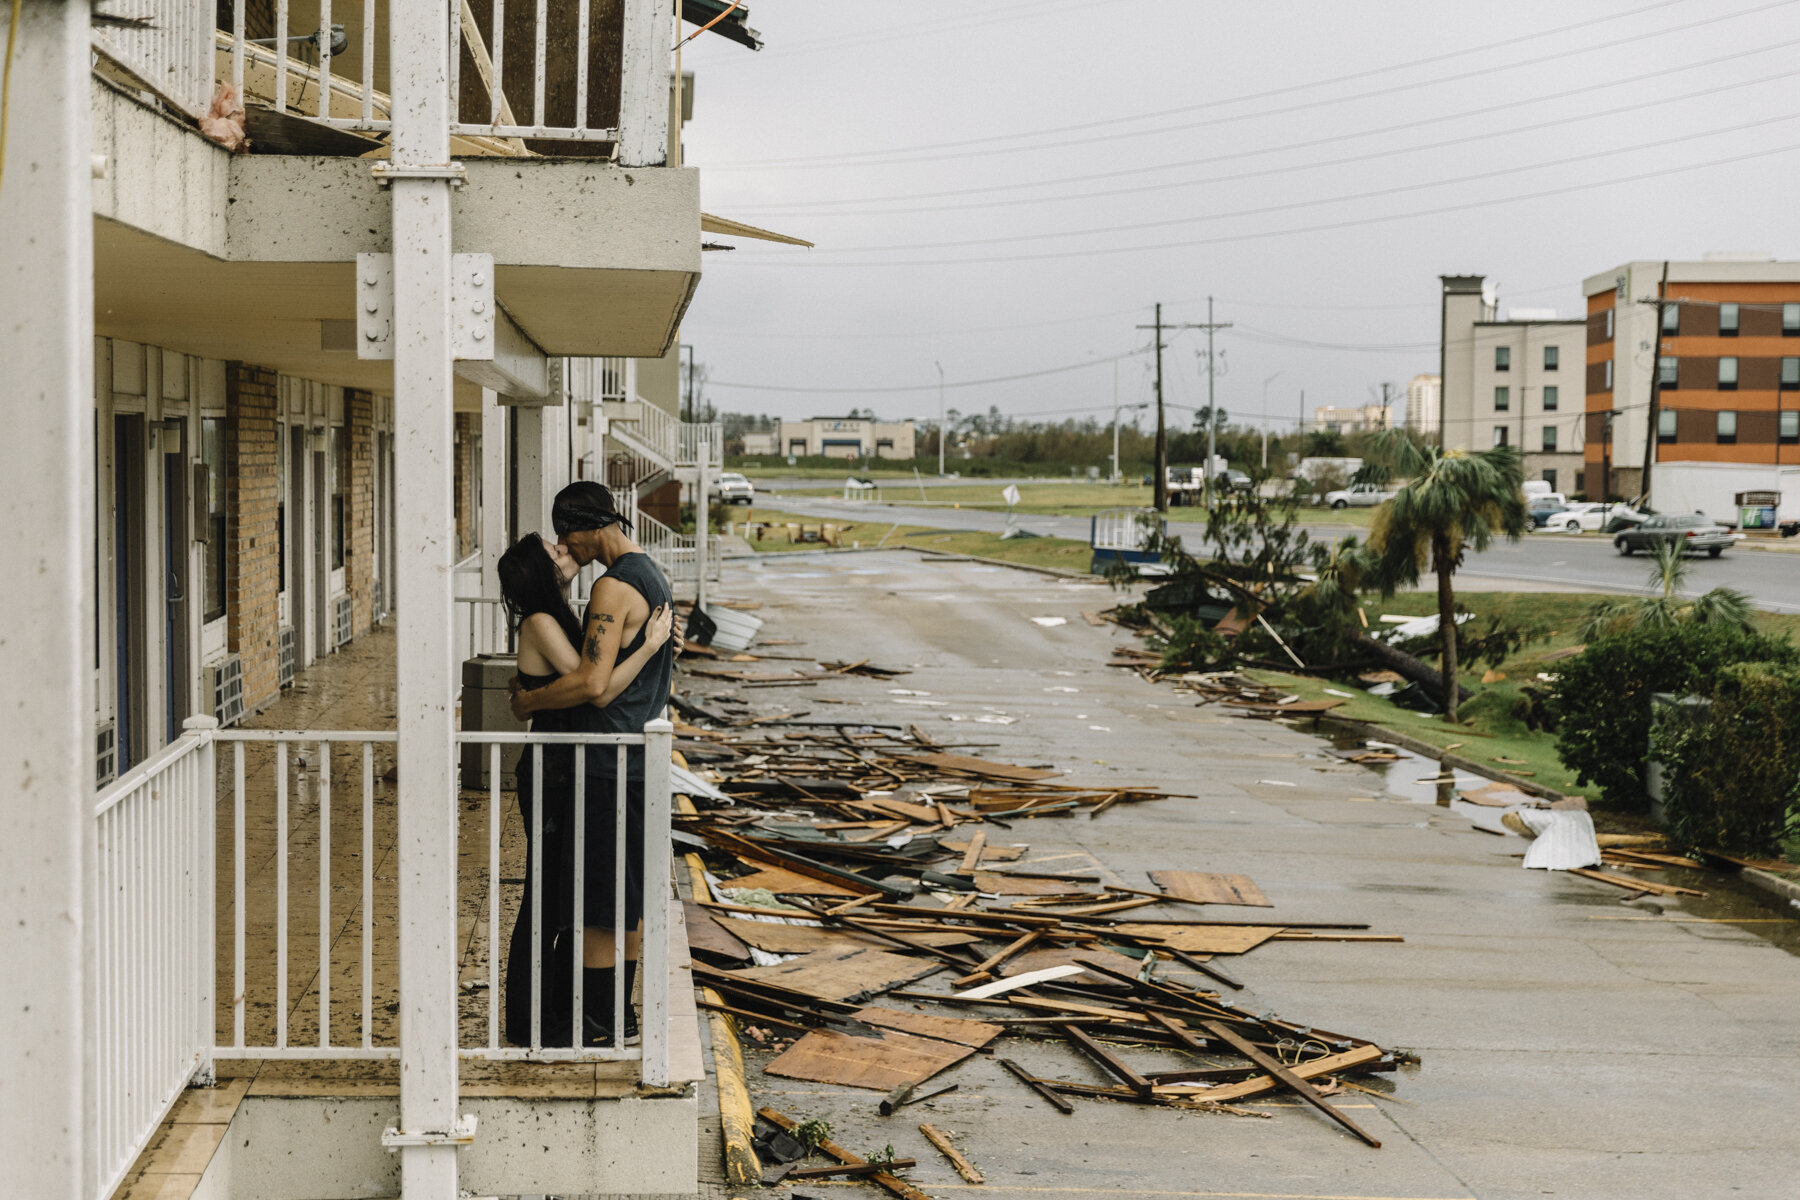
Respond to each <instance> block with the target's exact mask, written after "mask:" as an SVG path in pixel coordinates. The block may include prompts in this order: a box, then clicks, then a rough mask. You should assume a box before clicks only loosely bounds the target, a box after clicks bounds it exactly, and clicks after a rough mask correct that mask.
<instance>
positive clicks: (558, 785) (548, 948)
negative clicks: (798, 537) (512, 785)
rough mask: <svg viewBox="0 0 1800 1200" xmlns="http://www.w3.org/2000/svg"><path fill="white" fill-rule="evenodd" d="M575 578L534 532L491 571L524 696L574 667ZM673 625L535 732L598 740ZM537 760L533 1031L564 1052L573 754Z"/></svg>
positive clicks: (515, 966) (509, 982)
mask: <svg viewBox="0 0 1800 1200" xmlns="http://www.w3.org/2000/svg"><path fill="white" fill-rule="evenodd" d="M578 570H579V568H578V567H577V566H576V564H575V560H574V559H573V558H571V557H570V556H569V553H568V551H567V550H565V549H563V548H562V547H561V546H559V545H557V544H556V543H555V542H552V541H549V540H548V539H546V538H543V537H540V536H539V535H538V534H535V533H529V534H526V535H525V536H524V537H522V538H520V539H519V540H518V541H517V542H516V543H514V545H513V546H512V548H511V549H509V550H507V552H506V553H505V554H503V555H501V556H500V562H499V565H498V567H497V573H498V575H499V578H500V600H501V603H502V605H504V606H505V609H506V615H507V619H508V621H509V622H510V623H511V626H512V628H513V629H515V630H516V631H517V633H518V640H517V644H518V651H519V682H520V684H521V686H522V687H524V688H526V689H528V690H529V689H534V688H540V687H544V686H546V685H548V684H550V683H553V682H555V681H556V680H557V679H558V678H559V677H561V676H562V675H565V674H567V673H568V672H569V671H571V670H573V669H574V668H575V666H576V664H577V663H578V662H579V661H580V654H579V652H578V651H577V649H576V647H577V645H578V643H579V641H580V638H581V624H580V622H579V621H577V620H576V619H575V611H574V609H573V608H571V607H570V605H569V593H568V589H569V583H570V581H571V580H573V579H574V578H575V575H576V572H577V571H578ZM672 626H673V613H672V612H671V611H670V610H669V609H668V608H667V607H666V606H665V607H661V608H658V609H657V610H656V611H655V612H653V613H652V614H651V616H650V620H649V621H648V622H647V623H646V625H645V627H644V644H643V645H642V646H640V647H639V648H638V649H637V650H636V651H634V652H633V653H632V654H631V655H629V656H628V657H627V658H625V659H623V660H622V661H621V662H620V663H619V664H618V667H617V668H616V669H615V670H614V671H613V678H612V681H611V683H610V685H609V686H608V687H607V689H606V692H605V694H603V695H602V696H601V697H600V698H599V699H598V700H596V701H594V702H593V703H592V704H584V705H581V706H580V707H577V708H566V709H546V710H543V711H541V712H537V713H534V714H533V715H532V719H531V729H532V732H534V733H601V732H605V726H604V724H603V723H602V721H601V720H600V717H599V711H598V710H599V709H603V708H605V707H606V705H608V704H610V703H611V702H612V701H613V700H615V699H617V697H618V696H619V694H620V693H622V692H623V691H624V690H625V689H626V688H627V687H628V686H630V684H631V682H632V680H634V679H636V678H637V676H638V673H639V672H640V671H641V670H643V668H644V667H645V666H646V665H647V664H648V663H649V662H650V661H651V660H652V659H653V658H654V657H655V656H656V652H657V651H658V650H659V649H660V648H661V647H662V645H663V643H664V642H666V641H668V639H669V633H670V630H671V628H672ZM609 749H610V748H603V747H593V748H591V749H589V750H588V751H587V752H586V754H587V757H590V758H591V757H593V756H594V755H597V754H602V753H606V752H607V751H608V750H609ZM534 759H535V756H534V754H533V752H532V750H531V749H530V748H529V747H528V748H526V751H525V753H523V754H521V755H520V756H519V765H518V768H517V778H518V785H517V786H518V797H519V811H520V813H521V815H522V816H523V817H524V820H525V836H526V839H527V842H526V869H525V895H524V900H523V902H522V903H521V904H520V906H519V917H518V920H517V922H516V923H515V924H514V925H513V931H512V938H511V941H510V943H509V946H508V952H507V959H506V1037H507V1040H508V1041H511V1042H513V1043H514V1044H516V1045H529V1044H530V1041H531V1011H532V1004H531V925H532V895H533V891H534V887H533V884H534V881H535V876H534V874H533V872H532V869H531V861H532V859H533V858H534V857H537V856H534V855H533V854H532V853H531V845H530V838H531V831H532V825H533V821H532V796H533V793H534V790H537V789H538V788H539V787H540V785H539V783H538V780H537V768H536V766H535V765H534ZM542 762H543V779H542V782H541V793H542V796H543V806H544V811H543V816H542V829H543V835H544V847H543V851H542V855H541V858H542V861H543V865H544V876H545V878H544V880H543V904H544V913H543V918H542V920H541V922H540V924H539V928H540V940H539V947H538V948H539V955H540V957H539V962H540V963H541V965H542V972H543V974H542V978H541V981H540V984H539V989H538V1011H539V1013H540V1024H539V1032H540V1035H541V1038H542V1044H543V1045H546V1046H568V1045H571V1044H573V1043H574V1041H575V1039H574V1037H573V1022H572V1021H571V1015H572V1014H571V1012H570V1005H569V997H570V994H571V987H570V984H571V982H572V975H571V970H572V967H571V959H572V955H573V953H574V950H573V949H572V946H573V943H572V941H571V939H570V934H571V932H572V924H573V919H572V909H573V899H574V879H573V866H574V848H573V846H571V845H569V844H568V841H569V838H570V837H571V836H572V835H573V832H574V831H573V828H572V821H573V815H574V801H575V794H574V787H575V751H574V748H573V747H569V746H546V747H544V751H543V760H542Z"/></svg>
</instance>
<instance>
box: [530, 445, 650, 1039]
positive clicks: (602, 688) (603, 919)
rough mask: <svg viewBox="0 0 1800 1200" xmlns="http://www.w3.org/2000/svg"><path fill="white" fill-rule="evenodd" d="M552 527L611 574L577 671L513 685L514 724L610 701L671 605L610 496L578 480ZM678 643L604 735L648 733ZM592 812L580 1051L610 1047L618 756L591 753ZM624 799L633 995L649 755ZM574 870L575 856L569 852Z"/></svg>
mask: <svg viewBox="0 0 1800 1200" xmlns="http://www.w3.org/2000/svg"><path fill="white" fill-rule="evenodd" d="M550 523H551V526H552V528H554V529H555V530H556V539H557V542H558V543H559V544H560V545H562V546H563V547H564V548H565V549H566V550H567V551H568V552H569V554H570V556H571V557H573V558H574V559H575V561H576V562H577V563H579V564H580V565H582V566H584V567H585V566H586V565H587V564H589V563H591V562H599V563H600V564H601V565H602V566H604V567H605V568H606V573H605V574H604V575H602V576H601V577H600V578H599V579H597V580H595V581H594V587H593V590H592V592H591V593H590V594H589V596H588V606H587V616H586V618H585V620H584V621H583V626H582V641H581V645H580V646H579V647H578V649H579V650H580V652H581V659H580V662H579V663H578V664H577V666H576V667H575V669H574V670H572V671H570V672H569V673H568V674H567V675H564V676H563V677H562V678H560V679H558V680H556V681H555V682H553V683H550V684H547V685H545V686H544V687H541V688H533V689H530V690H522V689H520V688H519V687H518V686H517V684H516V681H515V686H514V688H513V693H512V710H513V715H514V716H515V717H517V718H519V719H520V720H526V719H528V718H529V717H530V716H531V714H532V713H534V712H539V711H542V710H545V709H563V708H575V707H577V706H579V705H583V704H588V703H589V702H591V701H593V700H596V699H598V698H600V697H601V696H603V695H604V694H605V692H606V688H607V684H608V682H609V681H610V679H611V676H612V671H613V668H614V666H615V665H616V664H617V663H619V662H621V661H623V660H624V659H626V658H629V657H630V656H631V655H632V654H633V653H634V652H635V651H636V650H637V648H638V646H639V645H640V644H641V643H642V641H643V636H644V624H645V622H647V621H648V620H649V619H650V614H651V613H652V612H653V611H654V610H655V609H656V608H657V606H658V605H671V606H672V605H673V603H674V600H673V597H672V596H671V595H670V592H669V581H668V579H667V577H666V576H664V575H663V572H662V568H661V567H659V566H657V564H656V561H655V560H654V559H652V558H651V557H650V556H649V555H648V554H646V553H644V550H643V547H641V546H639V545H638V544H637V543H636V542H634V541H632V540H631V522H630V521H628V520H626V519H625V518H624V517H623V516H621V515H620V514H619V510H618V507H617V506H616V505H615V504H614V503H613V497H612V493H611V492H609V491H608V490H607V489H606V488H605V487H603V486H601V485H600V484H598V483H595V482H594V481H592V480H585V479H584V480H579V481H577V482H575V483H572V484H570V485H569V486H568V487H566V488H564V489H563V490H562V491H560V492H558V493H557V494H556V501H555V504H554V505H553V506H552V507H551V510H550ZM678 641H679V639H675V638H671V639H670V640H669V641H668V642H665V643H664V644H663V646H662V648H661V649H660V650H659V651H657V653H656V656H655V657H654V658H653V659H651V661H650V663H649V664H648V665H646V666H645V667H644V669H643V670H642V671H640V672H639V673H638V677H637V678H636V679H635V680H633V681H632V682H631V684H630V685H629V686H628V687H626V689H625V690H624V691H623V692H621V693H620V694H619V695H618V696H617V697H616V698H615V699H614V700H613V701H612V702H611V703H610V704H608V705H606V707H604V708H601V709H598V710H597V712H598V713H599V714H600V717H601V726H602V728H600V729H599V730H598V731H597V732H602V733H642V732H643V729H644V725H645V723H646V722H649V721H652V720H655V719H657V718H658V717H661V716H662V715H663V710H664V708H665V707H666V705H667V704H668V700H669V681H670V677H671V675H672V673H673V671H674V665H675V653H676V649H677V644H678ZM586 762H587V769H586V775H587V779H586V783H585V789H584V792H585V798H586V803H585V807H586V809H587V820H586V852H585V855H584V857H585V863H586V869H585V880H586V887H585V889H584V891H585V892H586V899H585V901H584V909H583V913H584V918H585V923H586V926H587V927H586V929H584V930H583V955H582V961H583V964H584V965H585V967H586V968H587V969H586V971H585V976H586V978H585V979H584V980H583V983H582V992H583V997H584V1002H585V1007H586V1009H587V1020H586V1022H585V1025H586V1030H585V1031H584V1036H583V1039H582V1040H583V1041H584V1042H586V1043H587V1044H590V1045H591V1044H606V1043H608V1042H609V1041H610V1039H611V1036H612V1025H613V1014H614V1012H615V1011H616V1009H615V1007H614V997H615V995H616V994H617V993H616V992H615V978H616V976H615V968H616V964H617V961H618V947H617V946H616V945H615V944H614V940H615V939H614V934H613V931H614V928H615V926H616V925H617V923H618V916H619V913H618V910H617V907H616V905H615V903H614V897H615V890H614V882H615V880H616V879H617V868H616V864H615V861H614V859H615V854H616V847H617V842H618V837H617V829H618V824H617V818H616V815H615V814H616V811H617V810H616V796H617V792H618V786H619V779H620V769H619V762H618V755H617V753H616V751H615V749H614V748H613V747H610V746H609V747H599V748H594V749H590V750H589V751H588V753H587V755H586ZM623 777H624V780H625V792H626V826H627V828H626V838H625V845H626V863H625V905H626V911H625V913H624V928H625V929H626V931H627V935H626V944H625V952H624V958H625V969H626V977H625V979H624V982H623V986H622V988H620V989H619V991H621V992H623V993H624V994H625V995H630V994H631V993H632V989H633V983H634V981H635V976H636V973H637V960H638V955H639V950H640V934H639V932H638V931H637V930H638V925H639V921H640V919H641V918H642V916H643V911H642V910H643V869H644V860H643V833H644V748H643V747H642V746H631V747H628V748H627V754H626V758H625V769H624V776H623ZM569 855H570V865H571V866H572V865H573V854H572V848H571V849H570V850H569ZM636 1032H637V1029H636V1021H635V1019H634V1018H633V1017H632V1016H631V1015H628V1016H627V1018H626V1035H627V1037H628V1038H629V1037H632V1036H635V1034H636Z"/></svg>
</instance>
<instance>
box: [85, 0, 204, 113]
mask: <svg viewBox="0 0 1800 1200" xmlns="http://www.w3.org/2000/svg"><path fill="white" fill-rule="evenodd" d="M105 11H106V15H107V16H108V17H124V18H142V19H143V23H142V24H140V25H136V26H130V25H120V24H116V23H111V22H109V23H107V24H104V25H95V26H94V31H93V40H94V50H95V52H96V53H98V54H101V55H104V56H105V57H106V58H108V59H110V60H111V61H113V62H114V63H117V64H118V65H119V66H120V67H122V68H124V69H125V71H126V72H127V73H129V74H130V75H132V76H135V77H136V78H137V79H138V80H139V81H140V82H142V83H143V84H145V85H146V86H148V87H149V88H150V89H151V90H152V91H154V92H156V93H157V94H158V95H160V96H162V97H163V99H165V100H167V101H169V102H170V103H171V104H173V105H175V107H177V108H179V109H181V110H182V111H184V112H186V113H189V114H190V115H194V116H198V115H199V114H201V113H203V112H205V111H206V108H207V105H208V104H209V103H210V102H211V100H212V85H213V21H214V20H215V9H214V5H213V0H113V2H112V3H109V4H108V5H107V6H106V10H105Z"/></svg>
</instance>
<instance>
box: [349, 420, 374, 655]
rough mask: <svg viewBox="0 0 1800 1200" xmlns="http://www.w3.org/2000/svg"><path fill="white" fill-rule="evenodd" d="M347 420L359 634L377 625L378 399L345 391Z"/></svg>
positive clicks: (354, 631) (354, 614)
mask: <svg viewBox="0 0 1800 1200" xmlns="http://www.w3.org/2000/svg"><path fill="white" fill-rule="evenodd" d="M344 423H345V425H346V426H348V429H347V432H348V434H349V437H350V515H349V517H348V518H347V519H348V521H349V523H350V545H349V546H348V548H347V550H348V552H347V553H346V554H345V556H344V587H345V588H346V589H347V590H348V591H349V593H350V626H351V630H350V635H351V636H352V637H360V636H361V635H363V634H364V633H367V632H368V631H369V629H370V627H371V626H373V625H374V624H375V398H374V397H373V396H371V395H370V394H369V393H368V392H359V391H355V390H353V389H352V390H346V391H345V392H344Z"/></svg>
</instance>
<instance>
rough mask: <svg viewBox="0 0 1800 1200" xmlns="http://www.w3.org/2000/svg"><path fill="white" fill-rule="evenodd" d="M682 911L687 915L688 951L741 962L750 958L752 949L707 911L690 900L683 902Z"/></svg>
mask: <svg viewBox="0 0 1800 1200" xmlns="http://www.w3.org/2000/svg"><path fill="white" fill-rule="evenodd" d="M682 911H683V912H684V913H685V915H686V922H687V940H688V949H690V950H694V951H697V952H699V953H701V954H714V955H717V956H719V957H720V958H729V959H734V960H737V961H740V962H741V961H743V960H744V959H746V958H749V957H750V947H748V946H746V945H744V943H743V942H741V941H739V940H738V939H737V938H736V937H735V936H733V934H732V933H731V931H730V930H728V929H726V928H724V927H723V926H722V925H720V924H719V923H718V921H717V920H716V919H715V918H714V917H713V915H712V914H711V913H709V912H707V911H706V909H704V908H702V907H701V906H700V905H698V904H695V903H694V902H693V901H692V900H688V901H684V902H683V904H682Z"/></svg>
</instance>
